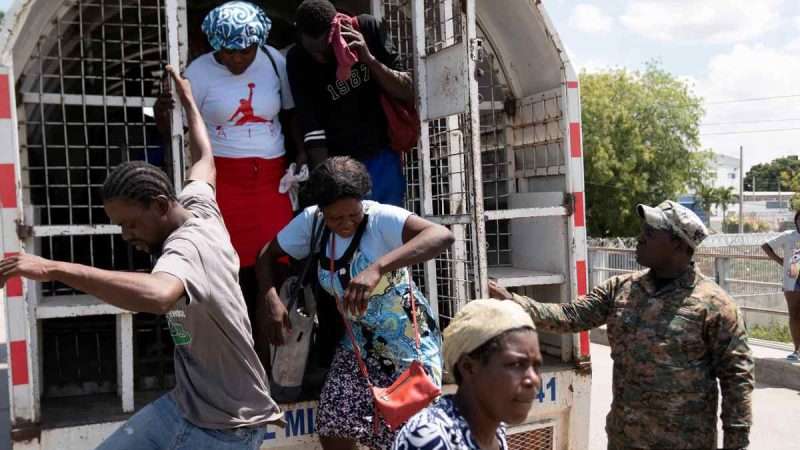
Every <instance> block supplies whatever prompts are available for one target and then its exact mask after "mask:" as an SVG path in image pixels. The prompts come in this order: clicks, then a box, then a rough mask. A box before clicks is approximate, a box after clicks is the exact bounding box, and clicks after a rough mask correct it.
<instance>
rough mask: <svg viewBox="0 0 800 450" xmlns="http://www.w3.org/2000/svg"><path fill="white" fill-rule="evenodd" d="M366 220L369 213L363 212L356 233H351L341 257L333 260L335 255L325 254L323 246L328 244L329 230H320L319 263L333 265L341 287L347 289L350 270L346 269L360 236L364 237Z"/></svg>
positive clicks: (326, 228) (326, 265) (348, 266)
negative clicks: (350, 238) (351, 238)
mask: <svg viewBox="0 0 800 450" xmlns="http://www.w3.org/2000/svg"><path fill="white" fill-rule="evenodd" d="M368 221H369V215H368V214H364V218H363V219H362V220H361V223H360V224H358V228H357V229H356V233H355V234H354V235H353V240H352V241H350V245H349V246H347V250H345V252H344V254H343V255H342V257H341V258H339V259H335V260H334V259H333V257H334V256H335V255H331V257H328V256H326V255H325V246H326V245H327V244H328V240H329V239H331V230H330V229H329V228H328V227H325V231H323V232H322V240H321V241H320V253H319V260H320V264H322V265H323V267H333V270H334V271H335V272H336V274H337V275H338V277H339V282H340V283H341V284H342V289H347V286H348V285H349V284H350V270H348V269H349V268H350V261H351V260H352V259H353V255H355V253H356V250H357V249H358V245H359V244H360V243H361V238H362V237H364V232H365V231H366V230H367V222H368Z"/></svg>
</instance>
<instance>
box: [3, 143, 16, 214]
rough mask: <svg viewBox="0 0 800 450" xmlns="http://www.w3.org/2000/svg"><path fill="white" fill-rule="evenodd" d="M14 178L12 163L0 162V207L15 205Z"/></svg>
mask: <svg viewBox="0 0 800 450" xmlns="http://www.w3.org/2000/svg"><path fill="white" fill-rule="evenodd" d="M6 144H8V143H6ZM16 178H17V177H16V175H15V174H14V164H0V208H16V207H17V183H16Z"/></svg>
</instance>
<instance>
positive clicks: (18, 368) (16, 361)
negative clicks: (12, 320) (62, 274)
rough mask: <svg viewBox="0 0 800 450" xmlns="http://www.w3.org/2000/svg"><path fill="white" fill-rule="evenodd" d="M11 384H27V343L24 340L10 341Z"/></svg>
mask: <svg viewBox="0 0 800 450" xmlns="http://www.w3.org/2000/svg"><path fill="white" fill-rule="evenodd" d="M8 345H9V347H11V349H10V350H11V384H12V385H14V386H20V385H23V384H28V344H27V343H26V342H25V341H11V342H9V344H8Z"/></svg>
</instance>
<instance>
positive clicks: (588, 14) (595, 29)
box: [569, 3, 614, 33]
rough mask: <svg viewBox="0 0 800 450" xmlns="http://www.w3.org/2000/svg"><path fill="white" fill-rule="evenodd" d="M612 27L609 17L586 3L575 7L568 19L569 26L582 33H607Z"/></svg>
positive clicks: (612, 22) (611, 19)
mask: <svg viewBox="0 0 800 450" xmlns="http://www.w3.org/2000/svg"><path fill="white" fill-rule="evenodd" d="M613 25H614V19H613V18H611V16H609V15H608V14H606V13H604V12H603V11H602V10H601V9H600V8H598V7H597V6H594V5H590V4H588V3H581V4H579V5H577V6H576V7H575V9H574V11H573V12H572V15H571V16H570V18H569V26H570V27H572V28H575V29H576V30H578V31H582V32H584V33H608V32H609V31H611V28H612V27H613Z"/></svg>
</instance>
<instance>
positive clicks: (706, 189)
mask: <svg viewBox="0 0 800 450" xmlns="http://www.w3.org/2000/svg"><path fill="white" fill-rule="evenodd" d="M718 195H719V192H718V190H717V189H716V188H714V187H713V186H708V185H705V184H701V185H700V186H698V187H697V189H696V191H695V198H696V201H697V206H698V207H699V208H700V209H701V210H702V211H703V213H704V214H705V216H706V218H705V221H706V225H708V224H709V223H710V222H711V208H713V207H714V206H717V205H719V198H718Z"/></svg>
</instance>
